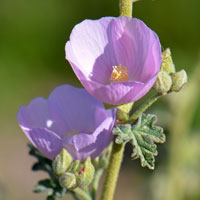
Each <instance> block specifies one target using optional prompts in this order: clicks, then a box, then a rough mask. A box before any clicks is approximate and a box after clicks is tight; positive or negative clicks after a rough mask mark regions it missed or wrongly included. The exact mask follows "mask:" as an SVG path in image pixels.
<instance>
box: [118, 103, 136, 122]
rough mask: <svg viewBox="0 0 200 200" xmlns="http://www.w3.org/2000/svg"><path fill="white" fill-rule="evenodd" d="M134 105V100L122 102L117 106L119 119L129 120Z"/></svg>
mask: <svg viewBox="0 0 200 200" xmlns="http://www.w3.org/2000/svg"><path fill="white" fill-rule="evenodd" d="M132 107H133V102H131V103H127V104H122V105H120V106H118V107H117V119H118V120H120V121H124V120H128V117H129V113H130V111H131V108H132Z"/></svg>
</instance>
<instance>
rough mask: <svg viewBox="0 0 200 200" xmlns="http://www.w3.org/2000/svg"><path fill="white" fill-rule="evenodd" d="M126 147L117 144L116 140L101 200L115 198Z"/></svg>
mask: <svg viewBox="0 0 200 200" xmlns="http://www.w3.org/2000/svg"><path fill="white" fill-rule="evenodd" d="M124 147H125V145H124V144H117V143H115V142H114V144H113V147H112V152H111V156H110V161H109V165H108V168H107V173H106V177H105V182H104V187H103V192H102V196H101V200H113V196H114V192H115V187H116V184H117V179H118V175H119V170H120V167H121V162H122V159H123V152H124Z"/></svg>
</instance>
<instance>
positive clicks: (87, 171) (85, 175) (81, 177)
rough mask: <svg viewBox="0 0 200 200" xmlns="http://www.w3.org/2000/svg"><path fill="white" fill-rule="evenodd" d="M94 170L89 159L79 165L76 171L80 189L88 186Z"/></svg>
mask: <svg viewBox="0 0 200 200" xmlns="http://www.w3.org/2000/svg"><path fill="white" fill-rule="evenodd" d="M94 173H95V169H94V166H93V165H92V162H91V159H90V157H88V158H87V159H86V160H85V161H84V162H83V163H81V164H80V166H79V168H78V169H77V171H76V178H77V184H78V185H79V186H81V187H85V186H88V185H89V184H90V183H91V182H92V180H93V177H94Z"/></svg>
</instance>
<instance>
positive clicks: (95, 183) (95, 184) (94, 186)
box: [92, 168, 103, 200]
mask: <svg viewBox="0 0 200 200" xmlns="http://www.w3.org/2000/svg"><path fill="white" fill-rule="evenodd" d="M102 174H103V169H102V168H101V169H97V171H96V172H95V175H94V180H93V184H92V200H95V199H96V191H97V188H98V185H99V181H100V178H101V176H102Z"/></svg>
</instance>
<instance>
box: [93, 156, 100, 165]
mask: <svg viewBox="0 0 200 200" xmlns="http://www.w3.org/2000/svg"><path fill="white" fill-rule="evenodd" d="M92 164H93V166H94V167H95V168H97V167H98V165H99V157H96V158H95V159H94V160H92Z"/></svg>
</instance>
